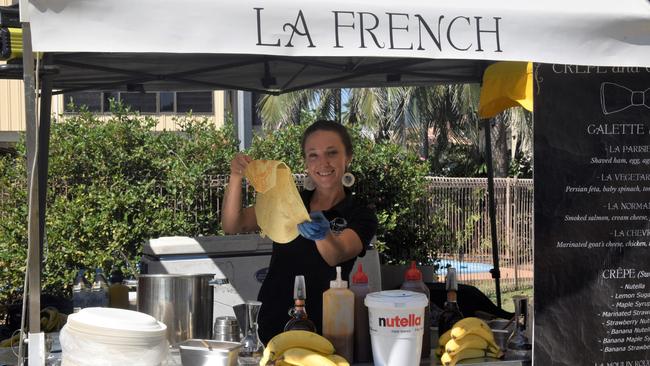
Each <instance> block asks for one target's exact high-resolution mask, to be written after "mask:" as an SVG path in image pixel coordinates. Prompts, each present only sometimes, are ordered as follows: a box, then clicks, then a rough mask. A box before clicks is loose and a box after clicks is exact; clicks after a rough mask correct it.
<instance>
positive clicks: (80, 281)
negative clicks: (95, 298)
mask: <svg viewBox="0 0 650 366" xmlns="http://www.w3.org/2000/svg"><path fill="white" fill-rule="evenodd" d="M85 273H86V270H85V269H80V270H79V271H78V272H77V276H76V277H75V279H74V282H73V283H72V311H73V312H75V313H77V312H79V310H81V309H83V308H85V307H88V306H89V305H90V287H91V285H90V282H88V280H87V279H86V277H85V276H84V275H85Z"/></svg>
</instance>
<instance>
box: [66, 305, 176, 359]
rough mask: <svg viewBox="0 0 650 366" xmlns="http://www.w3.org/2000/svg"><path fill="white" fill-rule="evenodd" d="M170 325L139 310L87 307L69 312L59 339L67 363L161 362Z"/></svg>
mask: <svg viewBox="0 0 650 366" xmlns="http://www.w3.org/2000/svg"><path fill="white" fill-rule="evenodd" d="M166 335H167V327H166V326H165V324H163V323H161V322H159V321H156V319H154V318H153V317H152V316H149V315H147V314H143V313H139V312H136V311H130V310H123V309H111V308H86V309H82V310H81V311H79V312H78V313H76V314H71V315H70V316H68V321H67V323H66V325H65V326H64V327H63V328H62V329H61V333H60V336H59V340H60V342H61V349H62V365H63V366H97V365H133V366H158V365H160V364H161V362H162V361H163V360H165V359H166V358H167V356H168V349H169V346H168V342H167V336H166Z"/></svg>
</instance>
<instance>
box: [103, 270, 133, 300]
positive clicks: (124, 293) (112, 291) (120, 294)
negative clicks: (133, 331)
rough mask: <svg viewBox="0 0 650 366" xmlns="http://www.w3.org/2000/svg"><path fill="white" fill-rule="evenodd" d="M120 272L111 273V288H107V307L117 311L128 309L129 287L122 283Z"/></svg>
mask: <svg viewBox="0 0 650 366" xmlns="http://www.w3.org/2000/svg"><path fill="white" fill-rule="evenodd" d="M122 281H124V275H122V271H120V270H119V269H118V270H115V271H113V273H111V286H110V287H109V288H108V306H110V307H112V308H118V309H129V287H128V286H126V285H125V284H124V283H122Z"/></svg>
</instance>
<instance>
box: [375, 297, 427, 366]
mask: <svg viewBox="0 0 650 366" xmlns="http://www.w3.org/2000/svg"><path fill="white" fill-rule="evenodd" d="M428 303H429V301H428V300H427V297H426V295H424V294H422V293H418V292H413V291H405V290H389V291H380V292H373V293H370V294H368V295H367V296H366V300H365V305H366V306H367V307H368V320H369V323H370V341H371V343H372V356H373V362H374V365H375V366H395V365H400V366H417V365H419V364H420V352H421V351H422V334H423V332H424V325H425V324H424V322H425V319H424V308H425V307H426V306H427V304H428Z"/></svg>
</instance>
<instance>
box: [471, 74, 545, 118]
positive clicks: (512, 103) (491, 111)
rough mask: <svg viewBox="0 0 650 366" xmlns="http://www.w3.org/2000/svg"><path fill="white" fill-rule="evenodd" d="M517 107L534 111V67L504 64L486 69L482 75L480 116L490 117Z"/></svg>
mask: <svg viewBox="0 0 650 366" xmlns="http://www.w3.org/2000/svg"><path fill="white" fill-rule="evenodd" d="M518 105H521V106H522V107H524V108H526V109H527V110H529V111H531V112H532V110H533V64H532V63H531V62H505V61H504V62H497V63H495V64H492V65H490V66H488V68H487V69H486V70H485V73H484V74H483V86H482V87H481V98H480V100H479V104H478V115H479V117H480V118H491V117H494V116H496V115H497V114H499V113H501V112H503V111H504V110H506V109H508V108H510V107H516V106H518Z"/></svg>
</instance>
